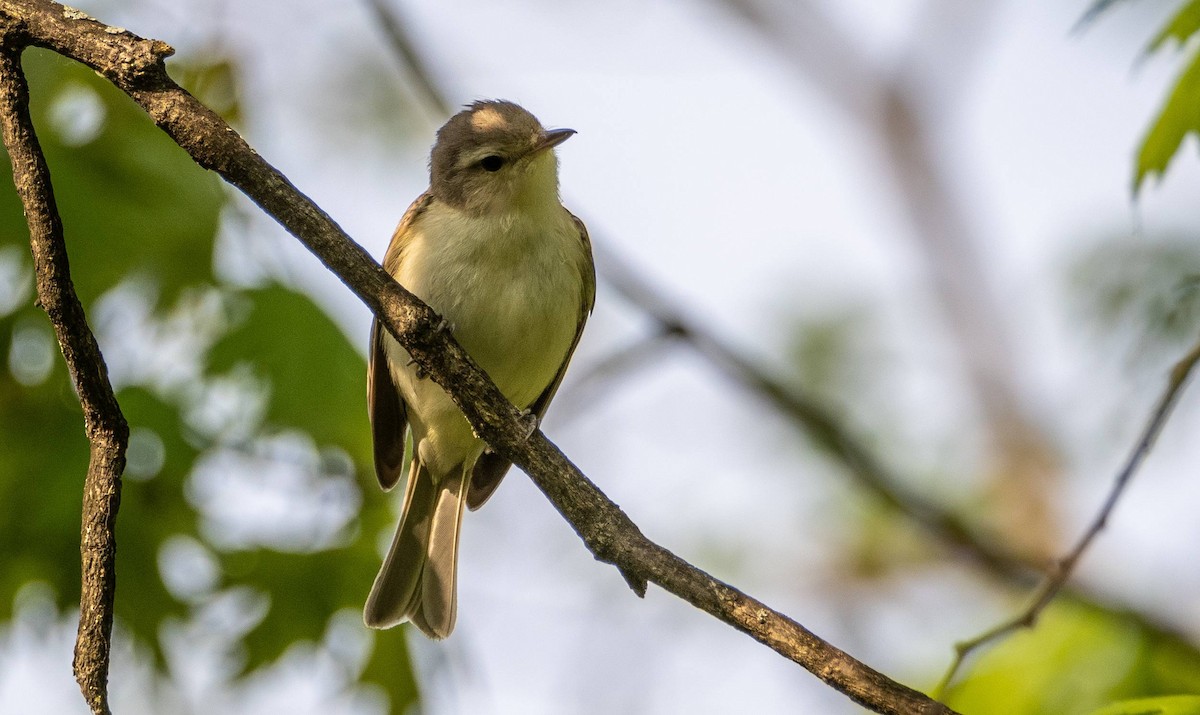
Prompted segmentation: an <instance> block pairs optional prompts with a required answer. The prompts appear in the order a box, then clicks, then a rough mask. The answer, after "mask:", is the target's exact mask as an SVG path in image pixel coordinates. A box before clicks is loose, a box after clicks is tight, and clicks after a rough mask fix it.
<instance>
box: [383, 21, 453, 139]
mask: <svg viewBox="0 0 1200 715" xmlns="http://www.w3.org/2000/svg"><path fill="white" fill-rule="evenodd" d="M364 2H366V4H367V7H369V8H370V9H371V12H372V14H374V15H375V19H376V21H378V23H379V28H380V29H381V30H382V31H383V35H384V37H385V38H386V39H387V41H388V46H389V47H391V49H392V52H393V53H394V54H395V55H396V56H397V57H399V58H400V59H401V61H402V64H403V66H404V68H405V70H407V73H408V76H409V77H410V78H411V79H412V80H413V81H414V82H416V84H417V87H418V88H419V89H420V92H421V95H422V96H423V97H424V99H425V102H426V104H428V105H429V107H430V108H431V109H433V110H434V111H435V112H437V114H438V115H439V116H440V117H442V118H443V119H445V118H447V117H449V116H450V115H451V114H453V112H452V111H451V109H450V102H448V101H447V100H446V96H445V95H444V94H442V91H441V89H440V88H439V87H438V84H437V82H435V81H434V79H433V75H431V74H430V73H429V68H427V67H426V66H425V62H424V60H422V59H421V53H420V52H418V51H417V48H416V46H415V45H414V44H413V41H412V38H411V37H409V36H408V33H407V32H405V30H404V24H403V23H402V22H401V21H400V18H399V17H398V16H397V15H396V10H395V9H394V8H393V7H391V6H390V5H388V4H387V3H386V2H385V0H364Z"/></svg>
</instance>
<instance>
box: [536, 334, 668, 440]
mask: <svg viewBox="0 0 1200 715" xmlns="http://www.w3.org/2000/svg"><path fill="white" fill-rule="evenodd" d="M679 337H680V336H679V335H678V334H676V333H674V332H671V331H670V330H669V329H663V328H662V327H659V329H658V330H656V331H654V333H652V334H650V335H647V336H644V337H639V338H638V339H637V340H635V341H633V342H632V343H630V344H629V345H623V346H621V347H619V348H617V349H616V350H613V351H612V352H611V353H609V354H608V355H606V356H605V357H603V358H601V359H600V360H598V361H597V362H595V363H593V364H592V365H590V366H587V367H586V368H585V369H583V370H582V371H581V372H579V373H577V376H576V377H573V378H572V380H571V388H570V389H569V390H564V391H563V392H562V393H561V394H559V396H558V401H557V402H556V403H555V405H554V421H555V422H557V423H558V424H564V423H566V422H569V421H570V420H571V419H573V418H574V417H576V416H578V415H579V414H581V413H582V412H583V410H584V409H585V406H587V405H592V404H594V397H595V396H596V394H597V393H598V392H600V391H602V390H603V389H604V387H605V384H606V383H607V382H609V381H610V380H613V379H614V378H616V377H617V376H628V375H629V374H630V373H632V372H633V371H635V370H637V369H640V368H643V367H645V366H648V365H652V364H658V362H657V361H656V358H658V356H659V355H661V354H662V353H663V352H664V351H666V350H667V349H668V348H670V347H671V346H672V345H673V344H674V343H675V342H676V339H677V338H679Z"/></svg>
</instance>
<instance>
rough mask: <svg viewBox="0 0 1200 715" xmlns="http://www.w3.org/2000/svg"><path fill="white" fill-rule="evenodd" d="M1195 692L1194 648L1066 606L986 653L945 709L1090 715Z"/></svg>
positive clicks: (1197, 665) (1198, 657)
mask: <svg viewBox="0 0 1200 715" xmlns="http://www.w3.org/2000/svg"><path fill="white" fill-rule="evenodd" d="M1196 692H1200V653H1197V651H1196V650H1195V648H1193V647H1192V646H1191V645H1189V644H1185V643H1183V642H1181V641H1179V640H1177V639H1175V638H1174V637H1172V636H1169V635H1165V634H1162V633H1158V632H1153V631H1150V630H1148V629H1146V628H1144V627H1143V626H1142V625H1140V624H1139V623H1138V622H1137V621H1135V620H1133V619H1132V618H1127V617H1123V616H1121V615H1120V614H1114V613H1112V612H1109V611H1102V610H1099V609H1096V608H1093V607H1091V606H1085V605H1080V604H1078V603H1072V602H1070V601H1065V600H1060V601H1058V602H1056V603H1055V604H1054V605H1052V606H1051V607H1050V608H1048V609H1047V610H1046V611H1045V612H1044V613H1043V614H1042V617H1041V619H1040V620H1039V622H1038V625H1037V627H1036V628H1033V629H1031V630H1023V631H1020V632H1018V633H1016V634H1014V635H1013V636H1011V637H1009V638H1008V639H1006V640H1004V641H1003V642H1001V643H1000V644H999V645H998V646H996V647H995V648H994V649H992V650H990V651H988V652H987V653H986V654H984V655H983V656H982V657H981V658H980V659H979V661H978V662H977V663H976V664H975V666H974V667H973V668H971V670H970V672H969V675H968V677H967V678H966V679H965V680H964V681H962V682H961V683H959V684H958V685H956V686H954V687H953V688H951V690H950V692H949V693H948V694H947V697H946V698H945V702H946V704H948V705H949V706H950V707H952V708H954V709H956V710H958V711H960V712H964V713H971V715H991V714H993V713H994V714H995V715H1076V714H1078V715H1086V714H1087V713H1091V712H1092V711H1094V710H1096V709H1097V708H1099V707H1102V706H1105V705H1107V704H1110V703H1113V702H1114V701H1117V700H1121V699H1125V698H1146V697H1151V696H1161V695H1176V694H1179V693H1196ZM1116 712H1125V711H1123V710H1121V711H1116ZM1137 712H1146V713H1151V712H1156V711H1154V710H1146V711H1137ZM1164 712H1173V711H1164Z"/></svg>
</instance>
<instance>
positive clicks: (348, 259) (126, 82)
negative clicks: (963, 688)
mask: <svg viewBox="0 0 1200 715" xmlns="http://www.w3.org/2000/svg"><path fill="white" fill-rule="evenodd" d="M72 12H73V11H70V10H68V9H67V8H64V7H63V6H62V5H59V4H57V3H54V2H50V0H0V18H7V19H8V20H9V21H11V22H15V23H19V24H20V25H21V26H22V27H23V28H24V29H25V30H26V31H27V32H28V36H29V39H30V41H31V42H32V43H33V44H36V45H39V46H42V47H47V48H48V49H51V50H53V51H55V52H58V53H60V54H63V55H66V56H68V57H71V58H73V59H75V60H77V61H80V62H82V63H84V64H86V65H88V66H89V67H92V68H93V69H95V70H96V71H97V72H99V73H100V74H101V75H103V76H104V77H106V78H108V79H109V80H110V81H112V82H113V83H114V84H115V85H116V86H117V87H119V88H120V89H122V90H123V91H125V92H126V93H127V94H129V96H130V97H131V98H133V99H134V101H135V102H137V103H138V104H139V105H140V106H141V107H142V108H143V109H144V110H145V111H146V112H147V113H148V114H149V115H150V117H151V118H152V119H153V120H154V122H155V123H156V124H157V125H158V126H159V127H161V128H162V129H163V130H164V131H165V132H166V133H167V134H168V135H170V136H171V137H172V138H173V139H174V140H175V141H176V142H177V143H178V144H179V145H180V146H181V147H183V148H184V150H186V151H187V152H188V153H189V154H190V155H191V156H192V157H193V158H194V159H195V160H196V162H197V163H199V164H200V165H201V166H203V167H205V168H209V169H212V170H214V171H216V172H218V173H219V174H220V175H221V176H222V177H223V178H225V180H226V181H228V182H230V183H231V184H233V185H234V186H237V187H238V188H239V189H241V190H242V191H243V192H244V193H245V194H246V195H247V196H249V197H250V198H251V199H252V200H253V201H254V202H255V203H257V204H258V205H259V206H261V207H262V208H263V209H264V210H265V211H266V212H267V213H268V214H270V215H271V216H272V217H274V218H275V219H276V220H277V221H279V222H280V224H281V225H283V226H284V228H286V229H287V230H288V231H289V232H291V233H292V234H293V235H294V236H296V237H297V238H298V239H299V240H300V241H301V242H302V243H304V244H305V246H307V247H308V248H309V250H311V251H312V252H313V253H314V254H315V255H316V256H317V257H318V258H319V259H320V260H321V261H322V262H323V263H324V264H325V265H326V266H327V267H328V268H329V269H330V270H331V271H333V272H334V273H335V274H336V275H337V276H338V277H339V278H341V279H342V281H343V282H345V284H346V285H347V286H348V287H349V288H350V289H351V290H352V291H353V292H354V293H355V294H356V295H357V296H358V297H359V298H360V299H361V300H362V301H363V302H364V303H366V304H367V305H368V306H369V307H370V308H371V309H372V311H373V312H374V313H375V314H376V315H377V316H378V317H379V318H380V320H381V321H383V322H384V324H385V325H386V326H387V328H388V330H389V331H390V332H391V333H392V334H393V335H394V336H395V337H396V339H397V340H398V341H399V342H400V344H401V345H402V346H403V347H404V348H405V349H406V350H407V351H408V352H409V354H410V355H411V356H412V357H413V358H415V359H416V361H417V363H418V364H419V365H420V366H421V367H422V368H423V369H424V370H425V371H426V373H427V374H428V375H429V377H430V378H431V379H432V380H434V381H435V382H436V383H437V384H439V385H441V386H442V387H443V388H444V389H446V391H447V392H448V393H449V394H450V396H451V397H452V398H453V399H454V401H455V403H456V404H457V405H458V406H459V408H460V409H462V411H463V413H464V415H466V417H467V419H468V421H469V422H470V424H471V425H472V427H473V428H474V429H475V430H476V432H477V433H478V434H479V435H480V436H481V437H482V438H483V439H484V440H485V441H487V443H488V444H489V445H490V446H491V447H492V449H493V450H494V451H495V452H497V453H498V454H500V455H501V456H503V457H504V458H506V459H508V460H510V461H512V462H513V463H515V464H517V465H518V466H520V467H521V468H522V469H524V471H525V472H526V473H527V474H528V475H529V476H530V478H531V479H533V481H534V482H535V483H536V484H537V486H538V488H539V489H541V490H542V492H543V493H544V494H546V496H547V497H548V498H549V499H550V501H551V502H552V503H553V504H554V506H555V508H556V509H558V511H559V512H560V513H561V514H562V515H563V516H564V517H565V518H566V519H567V521H568V522H569V523H570V524H571V526H572V527H573V528H574V529H575V531H576V532H577V533H578V534H579V536H580V537H581V538H582V539H583V541H584V543H585V544H586V545H587V547H588V549H589V550H590V551H591V552H592V553H593V554H594V555H595V557H596V558H597V559H599V560H601V561H604V562H606V563H611V564H614V565H615V566H617V567H618V568H619V569H620V570H621V571H622V573H624V574H633V575H636V576H637V577H639V578H642V579H645V580H647V581H650V582H653V583H655V584H658V585H659V586H661V587H662V588H664V589H665V590H667V591H668V592H670V593H673V594H675V595H676V596H678V597H680V598H682V599H684V600H686V601H688V602H689V603H691V604H693V605H695V606H696V607H697V608H700V609H702V610H704V611H705V612H707V613H709V614H711V615H713V616H715V617H716V618H718V619H720V620H722V621H723V622H725V623H727V624H729V625H731V626H733V627H734V628H736V629H738V630H740V631H742V632H744V633H746V634H748V635H750V636H751V637H752V638H754V639H755V640H757V641H759V642H760V643H763V644H765V645H767V646H768V647H770V648H772V649H773V650H775V651H776V652H778V653H780V654H781V655H783V656H784V657H786V658H788V659H790V660H792V661H794V662H796V663H798V664H800V665H801V666H803V667H804V668H805V669H807V670H809V671H810V672H811V673H813V674H814V675H816V676H817V677H818V678H820V679H821V680H822V681H824V682H825V683H827V684H829V685H830V686H831V687H834V688H836V689H837V690H838V691H840V692H842V693H843V694H845V695H847V696H848V697H850V698H852V699H853V700H855V701H856V702H858V703H860V704H862V705H863V706H865V707H867V708H870V709H871V710H874V711H876V712H881V713H897V714H899V713H904V714H912V715H917V714H924V715H934V714H946V713H952V712H953V711H952V710H950V709H949V708H947V707H946V706H944V705H942V704H940V703H938V702H936V701H934V700H931V699H930V698H929V697H927V696H925V695H923V694H921V693H919V692H917V691H915V690H912V689H911V688H908V687H906V686H904V685H901V684H900V683H897V682H895V681H893V680H891V679H890V678H888V677H886V676H884V675H883V674H881V673H879V672H877V671H875V670H873V669H871V668H870V667H868V666H866V665H865V664H863V663H861V662H859V661H857V660H855V659H854V658H852V657H851V656H849V655H847V654H846V653H844V652H843V651H841V650H839V649H837V648H836V647H834V646H833V645H831V644H829V643H827V642H826V641H823V640H821V639H820V638H818V637H817V636H815V635H814V634H812V633H811V632H809V631H808V630H806V629H805V628H804V627H803V626H801V625H800V624H798V623H796V622H795V621H793V620H791V619H790V618H788V617H787V616H784V615H783V614H781V613H778V612H776V611H774V610H771V609H769V608H767V607H766V606H765V605H763V604H762V603H760V602H759V601H756V600H754V599H752V598H751V597H749V596H747V595H745V594H743V593H741V592H740V591H738V590H736V589H734V588H732V587H730V586H729V585H727V584H724V583H722V582H720V581H718V580H716V579H714V578H713V577H711V576H709V575H708V574H706V573H704V572H703V571H701V570H699V569H697V568H696V567H694V566H692V565H690V564H688V563H687V562H685V561H683V560H682V559H680V558H679V557H677V556H675V555H674V554H672V553H671V552H669V551H667V550H666V549H663V548H662V547H660V546H658V545H656V544H654V543H653V542H651V541H649V540H648V539H646V538H645V536H643V535H642V534H641V532H640V531H639V530H638V528H637V526H636V525H635V524H634V523H633V522H632V521H630V519H629V517H628V516H626V515H625V514H624V512H622V511H621V510H620V508H619V507H617V505H615V504H613V503H612V501H611V500H609V499H608V498H607V497H606V496H604V494H603V493H601V492H600V490H599V489H597V488H596V486H595V485H594V484H592V483H591V482H590V481H589V480H588V479H587V477H585V476H584V475H583V474H582V473H581V472H580V471H579V469H578V468H577V467H575V465H573V464H572V463H571V462H570V461H569V460H568V459H567V458H566V456H565V455H563V454H562V452H561V451H559V450H558V448H557V447H555V446H554V445H553V444H552V443H551V442H550V441H549V440H548V439H546V437H545V435H544V434H542V433H541V431H540V430H539V431H537V432H535V433H534V434H533V435H532V436H529V435H528V433H527V430H526V428H525V427H524V422H523V420H522V419H521V412H520V411H519V410H517V409H516V408H515V407H514V406H513V405H512V404H511V403H509V402H508V401H507V400H506V399H505V398H504V396H503V395H502V394H501V393H500V391H499V390H498V389H497V388H496V386H495V385H494V384H492V382H491V381H490V380H489V379H488V378H487V376H486V375H485V374H484V373H483V372H482V371H480V370H479V368H478V367H477V366H476V365H475V364H474V363H473V362H472V360H471V358H470V357H469V356H468V355H467V353H466V352H465V351H463V349H462V347H461V346H459V345H458V343H456V342H455V341H454V339H453V337H452V336H451V335H450V334H449V331H445V330H438V329H437V326H438V325H439V323H440V319H439V317H438V316H437V315H436V314H435V313H434V312H433V311H432V310H431V309H430V308H429V307H428V306H427V305H425V304H424V303H422V302H421V301H420V300H418V299H417V298H416V297H415V296H413V295H412V294H411V293H410V292H408V291H407V290H405V289H404V288H403V287H401V286H400V285H399V284H397V283H396V282H395V281H394V280H393V279H392V278H391V276H389V275H388V274H387V273H386V272H385V271H384V270H383V268H382V267H381V266H380V265H379V264H378V263H376V262H375V261H373V260H372V259H371V257H370V256H369V255H368V254H367V253H366V251H364V250H363V249H362V247H361V246H359V245H358V244H356V243H354V242H353V241H352V240H351V239H350V238H349V237H348V236H347V235H346V234H345V233H344V232H343V231H342V230H341V228H340V227H338V225H337V224H336V223H334V222H333V220H332V219H330V218H329V216H327V215H326V214H325V213H324V212H322V211H321V210H320V208H318V207H317V206H316V205H315V204H313V203H312V201H311V200H309V199H308V198H307V197H305V196H304V195H303V194H301V193H300V192H299V191H297V190H296V188H295V187H294V186H292V185H291V184H290V183H289V182H288V181H287V179H286V178H284V177H283V175H282V174H280V173H279V172H278V171H277V170H276V169H275V168H274V167H272V166H271V165H270V164H268V163H267V162H266V161H265V160H263V159H262V157H260V156H259V155H258V154H257V153H256V152H255V151H254V150H253V149H252V148H251V147H250V146H249V145H248V144H246V142H245V141H244V140H243V139H242V138H241V136H239V135H238V134H237V133H236V132H235V131H234V130H233V128H232V127H230V126H229V125H228V124H226V123H225V122H224V121H223V120H222V119H221V118H220V117H218V116H217V115H216V114H215V113H213V112H212V111H211V110H209V109H208V108H206V107H204V106H203V105H202V104H200V103H199V102H198V101H197V100H196V99H195V98H194V97H193V96H191V95H190V94H188V93H187V92H185V91H183V90H182V89H180V88H179V87H178V86H177V85H176V84H175V83H174V82H173V81H172V80H171V79H170V77H169V76H168V75H167V73H166V70H165V68H164V66H163V58H164V57H166V56H167V55H169V54H170V47H169V46H168V45H166V44H165V43H162V42H156V41H151V40H143V39H141V38H138V37H136V36H134V35H132V34H130V33H128V32H125V31H123V30H120V29H118V28H113V27H108V26H105V25H102V24H100V23H98V22H96V21H94V20H90V19H79V18H78V17H77V16H74V15H72Z"/></svg>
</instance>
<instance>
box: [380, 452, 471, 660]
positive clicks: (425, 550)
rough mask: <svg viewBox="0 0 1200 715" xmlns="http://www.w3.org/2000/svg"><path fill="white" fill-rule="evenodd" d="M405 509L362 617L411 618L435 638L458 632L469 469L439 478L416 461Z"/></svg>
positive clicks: (388, 622) (389, 621) (384, 622)
mask: <svg viewBox="0 0 1200 715" xmlns="http://www.w3.org/2000/svg"><path fill="white" fill-rule="evenodd" d="M410 472H411V474H410V478H409V481H408V485H407V487H406V490H405V495H404V513H403V516H402V517H401V519H400V525H399V526H398V527H397V528H396V536H395V538H394V539H393V540H392V546H391V548H390V549H389V550H388V555H387V558H386V559H384V562H383V566H382V568H380V570H379V575H378V576H376V577H375V584H374V586H373V587H372V588H371V595H370V596H369V597H368V598H367V605H366V609H365V610H364V612H363V621H364V622H365V623H366V624H367V625H368V626H370V627H372V628H390V627H392V626H394V625H397V624H399V623H402V622H403V621H405V620H411V621H412V623H413V625H415V626H416V627H417V628H419V629H421V632H422V633H424V634H425V635H427V636H429V637H430V638H445V637H446V636H448V635H450V632H451V631H452V630H454V620H455V615H456V610H457V609H456V601H457V599H456V596H455V589H456V583H457V572H458V541H459V539H458V534H459V528H460V526H461V524H462V514H463V505H464V504H465V502H466V499H465V496H466V482H467V477H468V474H467V473H466V471H465V470H461V469H459V470H457V472H451V474H450V475H448V476H447V477H445V478H443V479H440V480H437V481H438V483H436V484H435V482H434V479H433V475H432V474H431V473H430V472H429V470H428V469H426V468H425V466H424V465H423V464H421V463H420V461H419V460H418V459H415V458H414V459H413V463H412V467H411V470H410Z"/></svg>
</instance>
